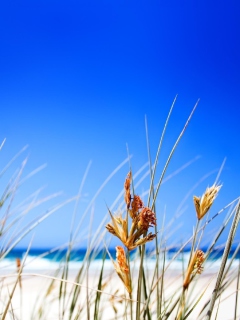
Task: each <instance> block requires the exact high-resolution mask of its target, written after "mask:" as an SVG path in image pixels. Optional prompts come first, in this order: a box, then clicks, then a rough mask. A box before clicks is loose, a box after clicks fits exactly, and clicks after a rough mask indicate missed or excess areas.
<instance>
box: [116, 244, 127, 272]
mask: <svg viewBox="0 0 240 320" xmlns="http://www.w3.org/2000/svg"><path fill="white" fill-rule="evenodd" d="M116 251H117V253H116V258H117V262H118V265H119V267H120V270H121V271H122V272H124V273H126V272H129V268H128V265H127V259H126V255H125V252H124V249H123V248H122V247H121V246H117V247H116Z"/></svg>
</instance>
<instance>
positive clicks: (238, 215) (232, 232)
mask: <svg viewBox="0 0 240 320" xmlns="http://www.w3.org/2000/svg"><path fill="white" fill-rule="evenodd" d="M239 219H240V202H239V203H238V206H237V208H236V213H235V216H234V218H233V223H232V226H231V229H230V232H229V236H228V239H227V243H226V247H225V250H224V254H223V258H222V263H221V266H220V269H219V272H218V277H217V281H216V285H215V288H214V291H213V293H212V299H211V302H210V306H209V310H208V312H207V315H206V320H210V319H211V315H212V311H213V308H214V304H215V301H216V298H217V294H218V290H219V288H220V286H221V283H222V279H223V274H224V269H225V266H226V263H227V258H228V254H229V252H230V249H231V246H232V243H233V239H234V236H235V233H236V230H237V227H238V223H239Z"/></svg>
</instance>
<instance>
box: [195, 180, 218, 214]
mask: <svg viewBox="0 0 240 320" xmlns="http://www.w3.org/2000/svg"><path fill="white" fill-rule="evenodd" d="M221 187H222V186H221V185H216V184H214V185H213V186H212V187H210V188H207V189H206V191H205V193H204V194H203V195H202V197H201V198H200V197H196V196H194V197H193V202H194V205H195V210H196V213H197V218H198V220H201V219H202V218H203V217H204V216H205V214H206V213H207V212H208V210H209V209H210V208H211V206H212V204H213V202H214V200H215V198H216V196H217V194H218V192H219V190H220V188H221Z"/></svg>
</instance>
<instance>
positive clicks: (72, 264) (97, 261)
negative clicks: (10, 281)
mask: <svg viewBox="0 0 240 320" xmlns="http://www.w3.org/2000/svg"><path fill="white" fill-rule="evenodd" d="M178 249H179V248H176V247H175V248H170V249H169V250H167V251H166V255H165V266H167V265H168V264H169V262H170V261H171V259H172V258H173V257H174V255H175V254H176V252H177V251H178ZM201 249H202V250H203V251H204V252H206V250H207V248H201ZM235 250H236V247H235V248H232V250H231V251H230V254H229V257H228V263H229V262H230V260H231V257H232V256H233V254H234V252H235ZM26 251H27V249H26V248H16V249H13V250H12V251H11V252H10V253H9V254H8V255H7V256H6V257H5V258H4V259H0V272H4V273H6V272H15V271H16V259H20V260H22V259H23V258H24V256H25V254H26ZM223 252H224V248H222V247H221V248H219V249H218V250H217V249H214V250H213V251H212V252H211V254H210V255H209V257H208V259H207V261H206V262H205V265H206V266H205V269H207V270H208V272H216V271H217V270H218V269H219V266H220V264H221V257H222V255H223ZM66 253H67V249H64V250H54V249H46V248H41V249H40V248H35V249H30V251H29V253H28V256H27V258H26V261H25V265H24V271H33V270H42V271H48V270H49V271H50V270H57V269H58V268H59V267H60V266H61V265H63V262H64V261H65V257H66ZM109 253H110V255H111V257H112V258H113V259H114V260H115V258H116V251H115V248H111V249H109ZM86 255H87V249H86V248H82V249H74V250H72V253H71V256H70V261H69V269H72V270H77V269H79V268H80V267H81V266H82V263H83V261H84V259H85V257H86ZM104 255H105V250H99V251H97V252H95V251H92V252H91V253H90V257H91V264H90V268H92V269H98V268H101V266H102V258H103V256H104ZM189 255H190V250H189V248H188V249H185V250H184V251H183V252H182V253H180V254H179V255H178V256H177V258H175V259H174V261H172V262H171V264H170V265H169V267H168V268H169V269H170V270H173V271H174V270H175V271H181V270H182V268H183V264H184V265H185V266H186V264H187V263H188V259H189ZM239 259H240V252H239V251H238V253H237V255H236V257H235V259H234V261H233V263H232V268H234V267H238V264H239ZM131 260H134V261H135V262H137V261H139V257H138V251H137V250H135V251H133V252H131ZM161 261H162V258H160V266H161ZM155 262H156V257H155V255H154V253H153V252H151V250H148V251H147V252H146V259H145V263H146V264H147V267H148V268H149V269H154V267H155ZM104 268H105V269H112V268H113V264H112V261H111V259H110V257H109V255H108V253H107V254H106V260H105V265H104Z"/></svg>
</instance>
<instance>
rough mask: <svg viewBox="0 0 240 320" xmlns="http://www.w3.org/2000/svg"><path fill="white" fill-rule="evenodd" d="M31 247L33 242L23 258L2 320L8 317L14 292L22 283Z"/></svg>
mask: <svg viewBox="0 0 240 320" xmlns="http://www.w3.org/2000/svg"><path fill="white" fill-rule="evenodd" d="M30 247H31V242H30V244H29V246H28V249H27V251H26V254H25V256H24V258H23V261H22V265H21V266H20V268H19V271H18V274H17V279H16V281H15V284H14V286H13V288H12V291H11V293H10V295H9V299H8V302H7V305H6V307H5V310H4V312H3V315H2V318H1V320H5V318H6V315H7V312H8V309H9V306H10V304H11V301H12V298H13V295H14V292H15V289H16V287H17V284H18V282H19V281H21V273H22V270H23V267H24V263H25V261H26V259H27V256H28V253H29V250H30Z"/></svg>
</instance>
